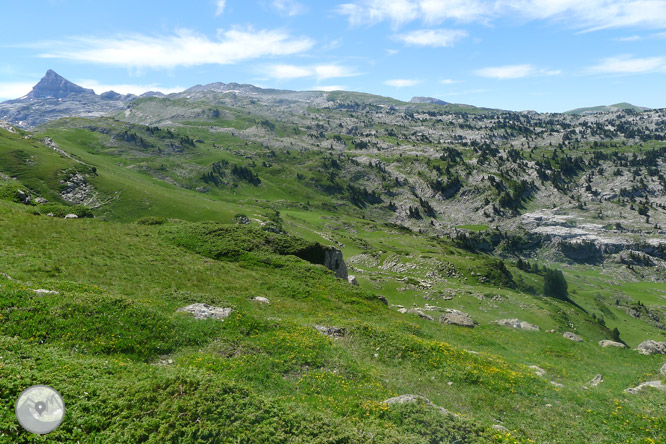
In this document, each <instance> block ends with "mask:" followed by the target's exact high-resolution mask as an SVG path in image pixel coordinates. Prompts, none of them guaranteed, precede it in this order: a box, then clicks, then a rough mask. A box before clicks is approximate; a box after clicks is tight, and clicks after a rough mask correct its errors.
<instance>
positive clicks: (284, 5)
mask: <svg viewBox="0 0 666 444" xmlns="http://www.w3.org/2000/svg"><path fill="white" fill-rule="evenodd" d="M273 9H275V10H276V11H277V12H278V14H280V15H283V16H287V17H293V16H295V15H300V14H304V13H305V12H307V10H308V8H307V6H305V5H304V4H302V3H299V2H297V1H296V0H273Z"/></svg>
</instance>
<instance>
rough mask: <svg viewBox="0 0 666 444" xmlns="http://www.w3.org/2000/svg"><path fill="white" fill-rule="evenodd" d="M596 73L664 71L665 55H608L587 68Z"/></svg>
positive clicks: (665, 65)
mask: <svg viewBox="0 0 666 444" xmlns="http://www.w3.org/2000/svg"><path fill="white" fill-rule="evenodd" d="M587 71H588V72H590V73H598V74H643V73H649V72H666V57H644V58H635V57H631V56H627V55H622V56H617V57H609V58H606V59H603V60H602V61H601V63H599V64H598V65H595V66H591V67H590V68H588V69H587Z"/></svg>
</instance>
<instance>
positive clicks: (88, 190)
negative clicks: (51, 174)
mask: <svg viewBox="0 0 666 444" xmlns="http://www.w3.org/2000/svg"><path fill="white" fill-rule="evenodd" d="M61 187H62V191H60V197H62V199H63V200H66V201H67V202H70V203H73V204H75V205H82V204H85V203H86V202H88V201H89V200H90V199H91V198H92V197H93V195H94V192H93V189H92V187H91V186H90V185H89V184H88V181H87V180H86V178H85V177H83V176H82V175H81V174H79V173H76V174H73V175H72V176H70V177H69V179H67V180H66V181H65V180H62V181H61Z"/></svg>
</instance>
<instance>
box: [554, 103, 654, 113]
mask: <svg viewBox="0 0 666 444" xmlns="http://www.w3.org/2000/svg"><path fill="white" fill-rule="evenodd" d="M650 109H651V108H646V107H643V106H636V105H632V104H631V103H627V102H621V103H616V104H614V105H601V106H589V107H585V108H576V109H572V110H570V111H565V112H564V113H563V114H570V115H582V114H596V113H609V112H614V111H625V110H631V111H637V112H641V111H649V110H650Z"/></svg>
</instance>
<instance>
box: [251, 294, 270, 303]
mask: <svg viewBox="0 0 666 444" xmlns="http://www.w3.org/2000/svg"><path fill="white" fill-rule="evenodd" d="M250 300H251V301H254V302H261V303H262V304H270V303H271V301H269V300H268V299H266V298H265V297H263V296H255V297H253V298H252V299H250Z"/></svg>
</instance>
